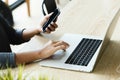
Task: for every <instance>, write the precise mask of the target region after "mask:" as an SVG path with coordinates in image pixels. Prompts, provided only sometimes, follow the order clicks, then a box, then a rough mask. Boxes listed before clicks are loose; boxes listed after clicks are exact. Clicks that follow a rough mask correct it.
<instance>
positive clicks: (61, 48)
mask: <svg viewBox="0 0 120 80" xmlns="http://www.w3.org/2000/svg"><path fill="white" fill-rule="evenodd" d="M55 50H56V51H57V50H64V51H66V47H65V45H60V46H57V47H55Z"/></svg>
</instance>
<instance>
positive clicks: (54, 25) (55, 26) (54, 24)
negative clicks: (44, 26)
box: [50, 22, 58, 28]
mask: <svg viewBox="0 0 120 80" xmlns="http://www.w3.org/2000/svg"><path fill="white" fill-rule="evenodd" d="M50 25H51V26H53V27H54V28H57V27H58V25H57V24H56V23H54V22H52V23H51V24H50Z"/></svg>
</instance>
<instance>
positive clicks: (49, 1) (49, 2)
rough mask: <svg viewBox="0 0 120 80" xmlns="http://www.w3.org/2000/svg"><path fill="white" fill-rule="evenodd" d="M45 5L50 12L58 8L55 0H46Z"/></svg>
mask: <svg viewBox="0 0 120 80" xmlns="http://www.w3.org/2000/svg"><path fill="white" fill-rule="evenodd" d="M45 6H46V9H47V12H48V14H49V13H51V12H53V11H54V10H55V9H56V8H57V6H56V2H55V0H45Z"/></svg>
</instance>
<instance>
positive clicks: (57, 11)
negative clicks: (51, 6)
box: [43, 9, 60, 32]
mask: <svg viewBox="0 0 120 80" xmlns="http://www.w3.org/2000/svg"><path fill="white" fill-rule="evenodd" d="M59 14H60V10H59V9H55V10H54V12H53V14H52V15H51V16H50V18H49V19H48V21H47V22H46V23H45V24H44V25H43V32H45V30H46V28H47V27H48V25H49V24H50V23H51V22H53V21H54V20H55V19H56V18H57V17H58V16H59Z"/></svg>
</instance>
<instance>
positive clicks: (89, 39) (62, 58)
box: [40, 10, 120, 72]
mask: <svg viewBox="0 0 120 80" xmlns="http://www.w3.org/2000/svg"><path fill="white" fill-rule="evenodd" d="M119 14H120V10H118V12H116V15H115V16H114V18H113V19H112V21H111V24H110V25H109V27H108V29H107V31H106V33H105V35H103V37H96V36H88V35H80V34H65V35H63V36H62V37H61V40H63V41H66V42H68V43H69V44H70V47H69V48H68V49H67V50H66V52H64V51H62V50H59V51H57V52H56V53H55V54H54V55H53V56H51V57H50V58H48V59H45V60H42V61H40V65H42V66H48V67H54V68H62V69H68V70H76V71H84V72H91V71H92V70H93V69H94V66H95V63H96V62H97V61H98V59H99V57H100V55H101V54H102V53H103V52H102V51H103V49H105V47H106V46H107V44H108V42H109V40H110V37H111V35H112V34H113V31H114V28H115V24H116V23H117V20H118V17H119Z"/></svg>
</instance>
